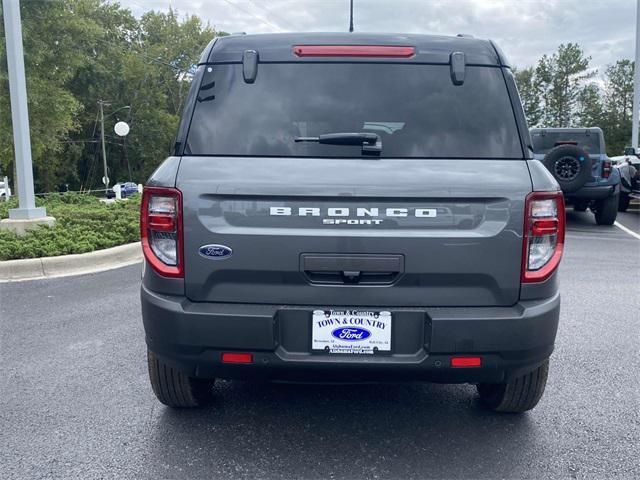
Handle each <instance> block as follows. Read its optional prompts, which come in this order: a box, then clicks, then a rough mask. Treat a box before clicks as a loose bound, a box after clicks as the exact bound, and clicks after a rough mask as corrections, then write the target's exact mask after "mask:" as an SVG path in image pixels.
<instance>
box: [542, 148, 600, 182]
mask: <svg viewBox="0 0 640 480" xmlns="http://www.w3.org/2000/svg"><path fill="white" fill-rule="evenodd" d="M542 162H543V163H544V166H545V167H547V170H549V171H550V172H551V175H553V177H554V178H555V179H556V180H557V181H558V183H559V184H560V188H561V189H562V191H563V192H565V193H572V192H575V191H576V190H578V189H580V187H582V186H583V185H584V184H585V183H587V181H588V180H589V179H590V178H591V159H590V158H589V154H588V153H587V152H585V151H584V150H583V149H582V148H580V147H578V146H576V145H558V146H557V147H555V148H553V149H551V150H549V152H548V153H547V154H546V155H545V157H544V160H543V161H542Z"/></svg>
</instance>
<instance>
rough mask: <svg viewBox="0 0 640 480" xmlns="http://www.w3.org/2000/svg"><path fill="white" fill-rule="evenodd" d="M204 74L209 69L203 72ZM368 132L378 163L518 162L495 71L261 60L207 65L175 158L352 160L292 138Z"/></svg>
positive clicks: (338, 150) (339, 149)
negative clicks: (181, 153) (248, 71)
mask: <svg viewBox="0 0 640 480" xmlns="http://www.w3.org/2000/svg"><path fill="white" fill-rule="evenodd" d="M210 69H211V71H209V70H210ZM342 132H375V133H377V134H378V135H380V137H381V139H382V153H381V156H382V157H435V158H438V157H449V158H451V157H454V158H522V149H521V146H520V139H519V136H518V131H517V128H516V124H515V118H514V114H513V110H512V108H511V103H510V101H509V97H508V93H507V89H506V85H505V82H504V79H503V77H502V72H501V71H500V69H499V68H491V67H467V72H466V78H465V82H464V84H463V85H461V86H454V85H453V83H452V82H451V77H450V71H449V66H448V65H416V64H414V65H409V64H393V65H391V64H383V63H378V64H374V63H371V64H365V63H359V64H349V63H309V62H305V63H302V62H300V63H282V64H280V63H269V64H266V63H261V64H259V67H258V75H257V78H256V81H255V83H253V84H247V83H245V82H244V80H243V76H242V65H241V64H225V65H213V66H211V67H207V68H206V71H205V76H204V78H203V82H202V86H201V88H200V92H199V94H198V97H197V100H196V106H195V110H194V114H193V119H192V122H191V126H190V129H189V133H188V138H187V144H186V150H185V153H187V154H194V155H247V156H252V155H258V156H270V155H273V156H296V157H311V156H313V157H317V156H320V157H322V156H326V157H332V156H337V157H342V156H345V157H359V156H361V155H362V152H361V150H362V149H361V148H360V147H359V146H352V145H327V144H318V143H296V142H294V139H295V137H298V136H318V135H322V134H326V133H342Z"/></svg>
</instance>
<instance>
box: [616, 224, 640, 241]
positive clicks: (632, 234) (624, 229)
mask: <svg viewBox="0 0 640 480" xmlns="http://www.w3.org/2000/svg"><path fill="white" fill-rule="evenodd" d="M613 224H614V225H615V226H616V227H618V228H619V229H620V230H622V231H623V232H627V233H628V234H629V235H631V236H632V237H634V238H637V239H638V240H640V235H639V234H637V233H636V232H634V231H633V230H631V229H630V228H627V227H625V226H624V225H622V224H621V223H619V222H613Z"/></svg>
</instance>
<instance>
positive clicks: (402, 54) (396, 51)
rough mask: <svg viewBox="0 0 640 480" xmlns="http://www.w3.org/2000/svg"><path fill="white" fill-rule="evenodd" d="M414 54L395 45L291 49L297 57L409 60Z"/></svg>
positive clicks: (312, 46)
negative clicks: (394, 58)
mask: <svg viewBox="0 0 640 480" xmlns="http://www.w3.org/2000/svg"><path fill="white" fill-rule="evenodd" d="M415 52H416V49H415V48H414V47H405V46H397V45H296V46H294V47H293V53H294V55H296V56H297V57H368V58H371V57H378V58H384V57H387V58H393V57H396V58H398V57H399V58H409V57H412V56H413V55H414V54H415Z"/></svg>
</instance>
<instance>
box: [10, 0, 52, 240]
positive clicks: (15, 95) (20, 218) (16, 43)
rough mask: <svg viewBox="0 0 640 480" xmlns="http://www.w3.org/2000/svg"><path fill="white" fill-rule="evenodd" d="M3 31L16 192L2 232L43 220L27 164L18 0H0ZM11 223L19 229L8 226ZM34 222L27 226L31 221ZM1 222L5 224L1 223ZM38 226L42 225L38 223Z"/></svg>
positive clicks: (28, 144) (26, 115) (28, 147)
mask: <svg viewBox="0 0 640 480" xmlns="http://www.w3.org/2000/svg"><path fill="white" fill-rule="evenodd" d="M2 8H3V12H4V31H5V37H6V44H7V67H8V74H9V92H10V96H11V124H12V129H13V143H14V150H15V166H16V178H15V179H14V186H15V187H16V189H17V190H18V200H19V208H12V209H10V210H9V221H8V222H7V223H5V224H3V225H2V228H7V229H11V230H14V228H17V229H18V230H22V229H23V228H27V227H26V225H28V224H31V223H37V222H36V220H38V219H45V218H46V219H47V220H45V223H51V222H52V221H53V218H52V217H47V212H46V210H45V209H44V208H36V201H35V196H34V192H33V164H32V160H31V139H30V136H29V111H28V109H27V86H26V81H25V73H24V52H23V48H22V24H21V19H20V0H2ZM11 220H14V221H15V223H16V224H20V225H21V226H20V227H14V226H10V224H11ZM32 220H33V221H34V222H31V221H32ZM3 222H5V221H3ZM40 223H42V222H40Z"/></svg>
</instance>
